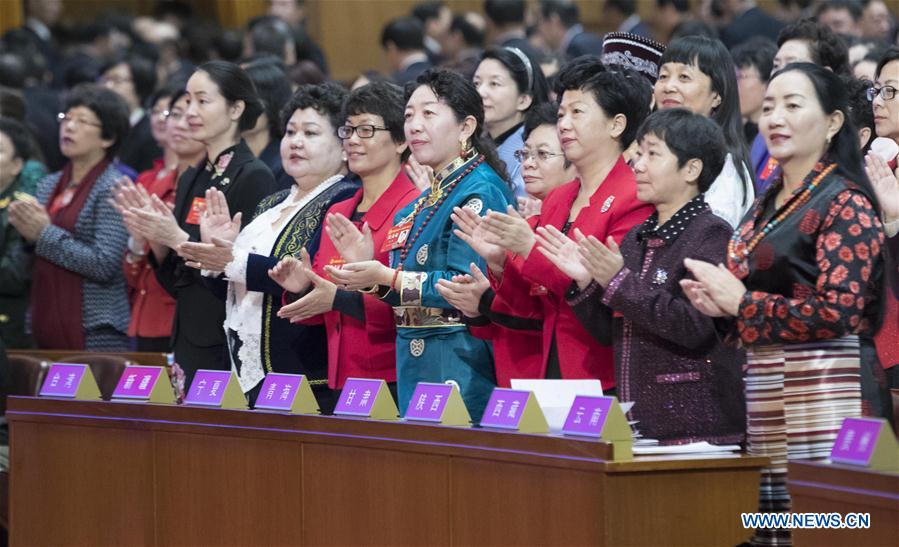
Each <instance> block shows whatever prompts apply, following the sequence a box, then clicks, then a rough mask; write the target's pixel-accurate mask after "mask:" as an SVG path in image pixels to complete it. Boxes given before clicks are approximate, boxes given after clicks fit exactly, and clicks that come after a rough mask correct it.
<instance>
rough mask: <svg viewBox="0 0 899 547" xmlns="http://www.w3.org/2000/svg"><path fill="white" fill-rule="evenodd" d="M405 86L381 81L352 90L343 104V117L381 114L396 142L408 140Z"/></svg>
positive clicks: (400, 142)
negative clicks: (404, 127) (405, 114)
mask: <svg viewBox="0 0 899 547" xmlns="http://www.w3.org/2000/svg"><path fill="white" fill-rule="evenodd" d="M404 99H405V98H404V96H403V88H401V87H400V86H398V85H396V84H395V83H393V82H388V81H379V82H371V83H368V84H365V85H364V86H362V87H359V88H356V89H354V90H353V91H350V94H349V95H347V98H346V100H345V101H344V104H343V113H342V114H341V116H340V117H341V118H343V120H344V121H346V119H347V118H349V117H350V116H357V115H359V114H374V115H376V116H381V119H383V120H384V127H386V128H387V129H388V130H390V137H391V138H392V139H393V142H395V143H396V144H402V143H404V142H406V134H405V132H404V130H403V126H404V124H405V122H406V120H405V116H404V111H405V105H406V101H405V100H404ZM341 125H342V124H341Z"/></svg>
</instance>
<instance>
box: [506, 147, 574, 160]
mask: <svg viewBox="0 0 899 547" xmlns="http://www.w3.org/2000/svg"><path fill="white" fill-rule="evenodd" d="M513 155H514V156H515V159H516V160H518V163H524V162H526V161H528V160H529V159H531V158H536V160H537V161H539V162H540V163H546V162H548V161H549V160H550V158H554V157H556V156H564V155H565V154H562V153H558V154H557V153H554V152H550V151H549V150H537V152H531V151H530V150H526V149H521V150H516V151H515V153H514V154H513Z"/></svg>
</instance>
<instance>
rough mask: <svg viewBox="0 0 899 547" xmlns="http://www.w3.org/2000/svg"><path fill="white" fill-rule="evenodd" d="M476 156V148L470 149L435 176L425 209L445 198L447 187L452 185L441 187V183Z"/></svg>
mask: <svg viewBox="0 0 899 547" xmlns="http://www.w3.org/2000/svg"><path fill="white" fill-rule="evenodd" d="M476 155H477V151H476V150H475V149H474V148H470V149H469V150H466V151H464V152H463V153H462V155H461V156H459V157H458V158H456V159H454V160H453V161H451V162H450V163H449V165H447V166H446V167H444V168H443V169H441V170H440V171H439V172H438V173H437V174H436V175H434V178H433V179H431V194H430V195H429V196H428V199H427V204H426V205H425V207H430V206H431V205H434V204H435V203H437V201H439V200H440V198H441V197H442V196H443V193H444V192H446V190H447V187H448V186H449V184H450V183H447V184H445V185H441V183H442V182H443V181H444V180H446V178H447V177H449V176H450V175H451V174H452V173H454V172H455V171H456V170H458V169H459V168H460V167H462V166H463V165H465V164H466V163H468V162H469V161H471V159H472V158H474V157H475V156H476ZM450 182H452V181H450Z"/></svg>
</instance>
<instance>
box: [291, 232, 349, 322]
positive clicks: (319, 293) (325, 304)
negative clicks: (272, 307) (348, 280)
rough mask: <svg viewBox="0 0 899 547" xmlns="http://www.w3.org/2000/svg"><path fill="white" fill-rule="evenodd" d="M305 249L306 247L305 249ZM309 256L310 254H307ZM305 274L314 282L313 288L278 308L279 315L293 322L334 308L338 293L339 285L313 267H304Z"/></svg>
mask: <svg viewBox="0 0 899 547" xmlns="http://www.w3.org/2000/svg"><path fill="white" fill-rule="evenodd" d="M304 250H305V249H304ZM306 256H307V257H308V256H309V255H306ZM303 275H304V276H306V279H308V280H309V281H310V282H311V283H312V290H311V291H309V293H308V294H306V295H305V296H303V298H300V299H299V300H297V301H296V302H293V303H291V304H287V305H286V306H282V307H281V309H280V310H278V317H280V318H282V319H289V320H290V322H291V323H298V322H300V321H304V320H306V319H309V318H310V317H315V316H316V315H320V314H322V313H325V312H329V311H331V310H332V309H333V308H334V297H335V296H336V295H337V285H335V284H334V283H332V282H330V281H328V280H327V279H325V278H323V277H322V276H320V275H318V274H317V273H315V272H314V271H312V269H311V268H308V267H304V268H303Z"/></svg>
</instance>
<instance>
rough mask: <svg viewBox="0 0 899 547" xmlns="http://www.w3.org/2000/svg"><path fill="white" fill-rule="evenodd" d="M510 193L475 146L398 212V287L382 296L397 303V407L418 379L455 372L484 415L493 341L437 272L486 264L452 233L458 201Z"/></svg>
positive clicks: (485, 201)
mask: <svg viewBox="0 0 899 547" xmlns="http://www.w3.org/2000/svg"><path fill="white" fill-rule="evenodd" d="M512 200H513V196H512V191H511V189H510V188H509V187H508V185H507V184H506V183H505V181H503V180H502V179H501V178H500V177H499V175H497V174H496V172H495V171H494V170H493V169H492V168H491V167H489V166H488V165H487V163H486V162H485V161H484V157H483V156H482V155H481V154H479V153H471V154H469V155H468V156H467V157H460V158H457V159H456V160H455V161H454V162H452V163H451V164H450V165H448V166H447V167H446V168H444V169H443V170H442V171H441V172H440V173H438V174H437V175H436V177H435V180H434V184H432V187H431V188H430V189H428V190H425V192H424V193H422V195H421V197H420V198H419V199H418V200H416V201H414V202H412V203H411V204H409V205H408V206H407V207H406V208H404V209H402V210H401V211H400V212H399V213H397V215H396V218H395V219H394V230H397V231H398V232H399V233H401V234H402V233H404V232H405V230H403V227H405V228H407V229H408V232H407V233H405V234H404V235H400V236H399V238H398V245H400V244H401V245H402V246H401V247H399V248H395V249H394V250H393V251H391V253H390V266H391V267H393V268H400V271H399V273H398V274H397V282H396V283H395V284H394V285H395V286H397V287H399V290H398V291H389V292H388V293H387V295H386V296H384V299H385V300H387V301H388V302H390V304H391V305H393V311H394V319H395V322H396V326H397V337H396V361H397V363H396V366H397V388H398V396H399V404H400V412H402V413H405V412H406V407H407V406H408V404H409V400H410V399H411V397H412V392H413V391H414V390H415V386H416V384H417V383H418V382H446V381H449V380H452V381H454V382H455V383H456V384H458V386H459V389H460V391H461V393H462V399H463V400H464V401H465V405H466V406H467V407H468V411H469V412H470V413H471V417H472V420H473V421H474V422H475V423H477V422H479V421H480V419H481V414H483V412H484V407H485V406H486V405H487V399H488V398H489V397H490V393H491V392H492V390H493V388H494V387H495V385H496V376H495V373H494V367H493V349H492V347H491V346H490V344H489V343H488V342H485V341H483V340H479V339H477V338H475V337H473V336H471V335H470V334H469V333H468V329H467V328H466V327H465V325H463V324H462V319H461V313H460V312H459V311H457V310H456V309H454V308H453V307H452V306H451V305H450V304H449V303H447V301H446V300H444V298H443V297H442V296H440V293H438V292H437V289H436V287H437V280H439V279H451V278H452V277H453V276H454V275H460V274H464V273H468V272H469V266H470V264H471V263H472V262H474V263H475V264H477V265H478V266H479V267H480V268H481V269H482V270H484V271H486V269H485V268H486V266H485V262H484V260H483V259H482V258H481V257H480V256H478V254H477V253H476V252H475V251H474V250H473V249H472V248H471V247H469V246H468V244H466V243H465V242H463V241H462V240H461V239H459V238H458V237H457V236H456V235H455V234H453V228H454V223H453V221H452V219H451V218H450V215H451V214H452V212H453V208H454V207H467V208H469V209H471V210H473V211H475V212H476V213H478V214H480V215H482V216H483V215H484V214H486V213H487V211H488V210H494V211H505V210H506V207H507V206H508V205H509V204H510V203H512ZM410 224H411V225H410ZM382 294H383V289H382Z"/></svg>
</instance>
